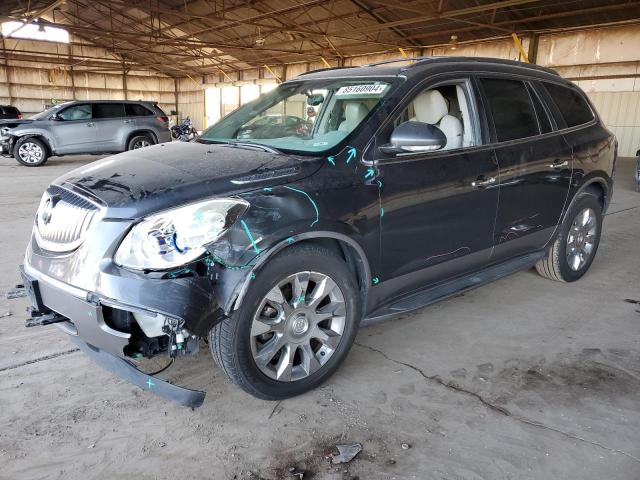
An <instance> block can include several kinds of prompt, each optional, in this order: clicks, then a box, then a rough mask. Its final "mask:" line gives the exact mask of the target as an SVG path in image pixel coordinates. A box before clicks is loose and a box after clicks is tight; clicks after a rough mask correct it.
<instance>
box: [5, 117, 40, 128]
mask: <svg viewBox="0 0 640 480" xmlns="http://www.w3.org/2000/svg"><path fill="white" fill-rule="evenodd" d="M27 123H33V120H32V119H30V118H23V119H18V118H2V119H0V128H4V127H9V128H13V127H16V126H18V125H24V124H27Z"/></svg>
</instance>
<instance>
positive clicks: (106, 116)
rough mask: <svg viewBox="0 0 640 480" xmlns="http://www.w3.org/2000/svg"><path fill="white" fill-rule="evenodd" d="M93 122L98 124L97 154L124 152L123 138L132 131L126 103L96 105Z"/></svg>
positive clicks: (94, 106) (94, 105)
mask: <svg viewBox="0 0 640 480" xmlns="http://www.w3.org/2000/svg"><path fill="white" fill-rule="evenodd" d="M93 121H94V122H95V124H96V148H95V150H94V151H96V152H117V151H121V150H123V147H122V145H123V144H124V140H123V137H124V138H125V139H126V137H127V134H128V132H129V131H130V125H129V123H130V122H129V119H127V115H126V113H125V109H124V103H118V102H113V103H107V102H105V103H94V104H93Z"/></svg>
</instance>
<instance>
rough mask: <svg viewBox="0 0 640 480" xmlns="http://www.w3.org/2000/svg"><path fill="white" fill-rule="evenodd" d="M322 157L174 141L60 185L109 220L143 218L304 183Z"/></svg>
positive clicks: (85, 170)
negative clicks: (103, 210)
mask: <svg viewBox="0 0 640 480" xmlns="http://www.w3.org/2000/svg"><path fill="white" fill-rule="evenodd" d="M321 165H322V163H321V162H320V161H319V159H318V158H308V157H297V156H295V155H287V154H282V153H272V152H265V151H264V150H262V149H260V148H256V147H240V146H232V145H212V144H203V143H198V142H188V143H187V142H172V143H164V144H160V145H155V146H152V147H146V148H141V149H138V150H132V151H129V152H125V153H121V154H119V155H114V156H111V157H107V158H104V159H102V160H98V161H97V162H93V163H90V164H88V165H86V166H84V167H81V168H78V169H76V170H73V171H71V172H69V173H67V174H65V175H63V176H62V177H60V178H58V179H57V180H56V181H55V182H54V183H55V184H57V185H60V186H63V187H66V188H70V189H72V190H75V191H78V192H79V193H81V194H84V195H85V196H87V195H88V196H90V197H93V198H94V199H95V200H97V201H99V202H100V203H102V204H104V205H106V207H107V214H106V215H107V217H108V218H140V217H142V216H145V215H148V214H149V213H152V212H155V211H158V210H164V209H166V208H170V207H174V206H177V205H181V204H184V203H189V202H192V201H197V200H200V199H204V198H208V197H212V196H217V195H232V194H235V193H241V192H246V191H249V190H253V189H256V188H264V187H269V186H273V185H278V184H282V183H288V182H291V181H295V180H299V179H300V178H304V177H306V176H308V175H311V174H312V173H314V172H315V171H316V170H317V169H318V168H319V167H320V166H321Z"/></svg>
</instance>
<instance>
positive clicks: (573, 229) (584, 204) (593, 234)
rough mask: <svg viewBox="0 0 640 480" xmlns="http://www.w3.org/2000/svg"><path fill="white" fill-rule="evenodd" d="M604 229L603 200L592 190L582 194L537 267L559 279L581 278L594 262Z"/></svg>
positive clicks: (566, 280) (563, 280)
mask: <svg viewBox="0 0 640 480" xmlns="http://www.w3.org/2000/svg"><path fill="white" fill-rule="evenodd" d="M601 232H602V207H601V206H600V202H599V201H598V199H597V198H596V197H595V196H593V195H591V194H589V193H582V194H580V196H579V197H578V198H577V199H576V201H575V202H574V204H573V205H572V206H571V208H570V209H569V212H567V215H566V216H565V220H564V222H563V224H562V226H561V228H560V232H559V234H558V237H557V238H556V240H555V242H554V243H553V244H552V245H551V247H549V250H548V251H547V254H546V256H545V257H544V258H543V259H542V260H539V261H538V263H537V264H536V270H537V271H538V273H539V274H540V275H542V276H543V277H546V278H549V279H551V280H556V281H559V282H573V281H576V280H578V279H579V278H581V277H582V276H583V275H584V274H585V273H586V272H587V270H589V267H590V266H591V263H592V262H593V259H594V257H595V255H596V251H597V250H598V245H599V244H600V234H601Z"/></svg>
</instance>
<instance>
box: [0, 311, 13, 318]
mask: <svg viewBox="0 0 640 480" xmlns="http://www.w3.org/2000/svg"><path fill="white" fill-rule="evenodd" d="M11 315H13V313H11V312H4V313H3V314H0V318H4V317H10V316H11Z"/></svg>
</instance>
